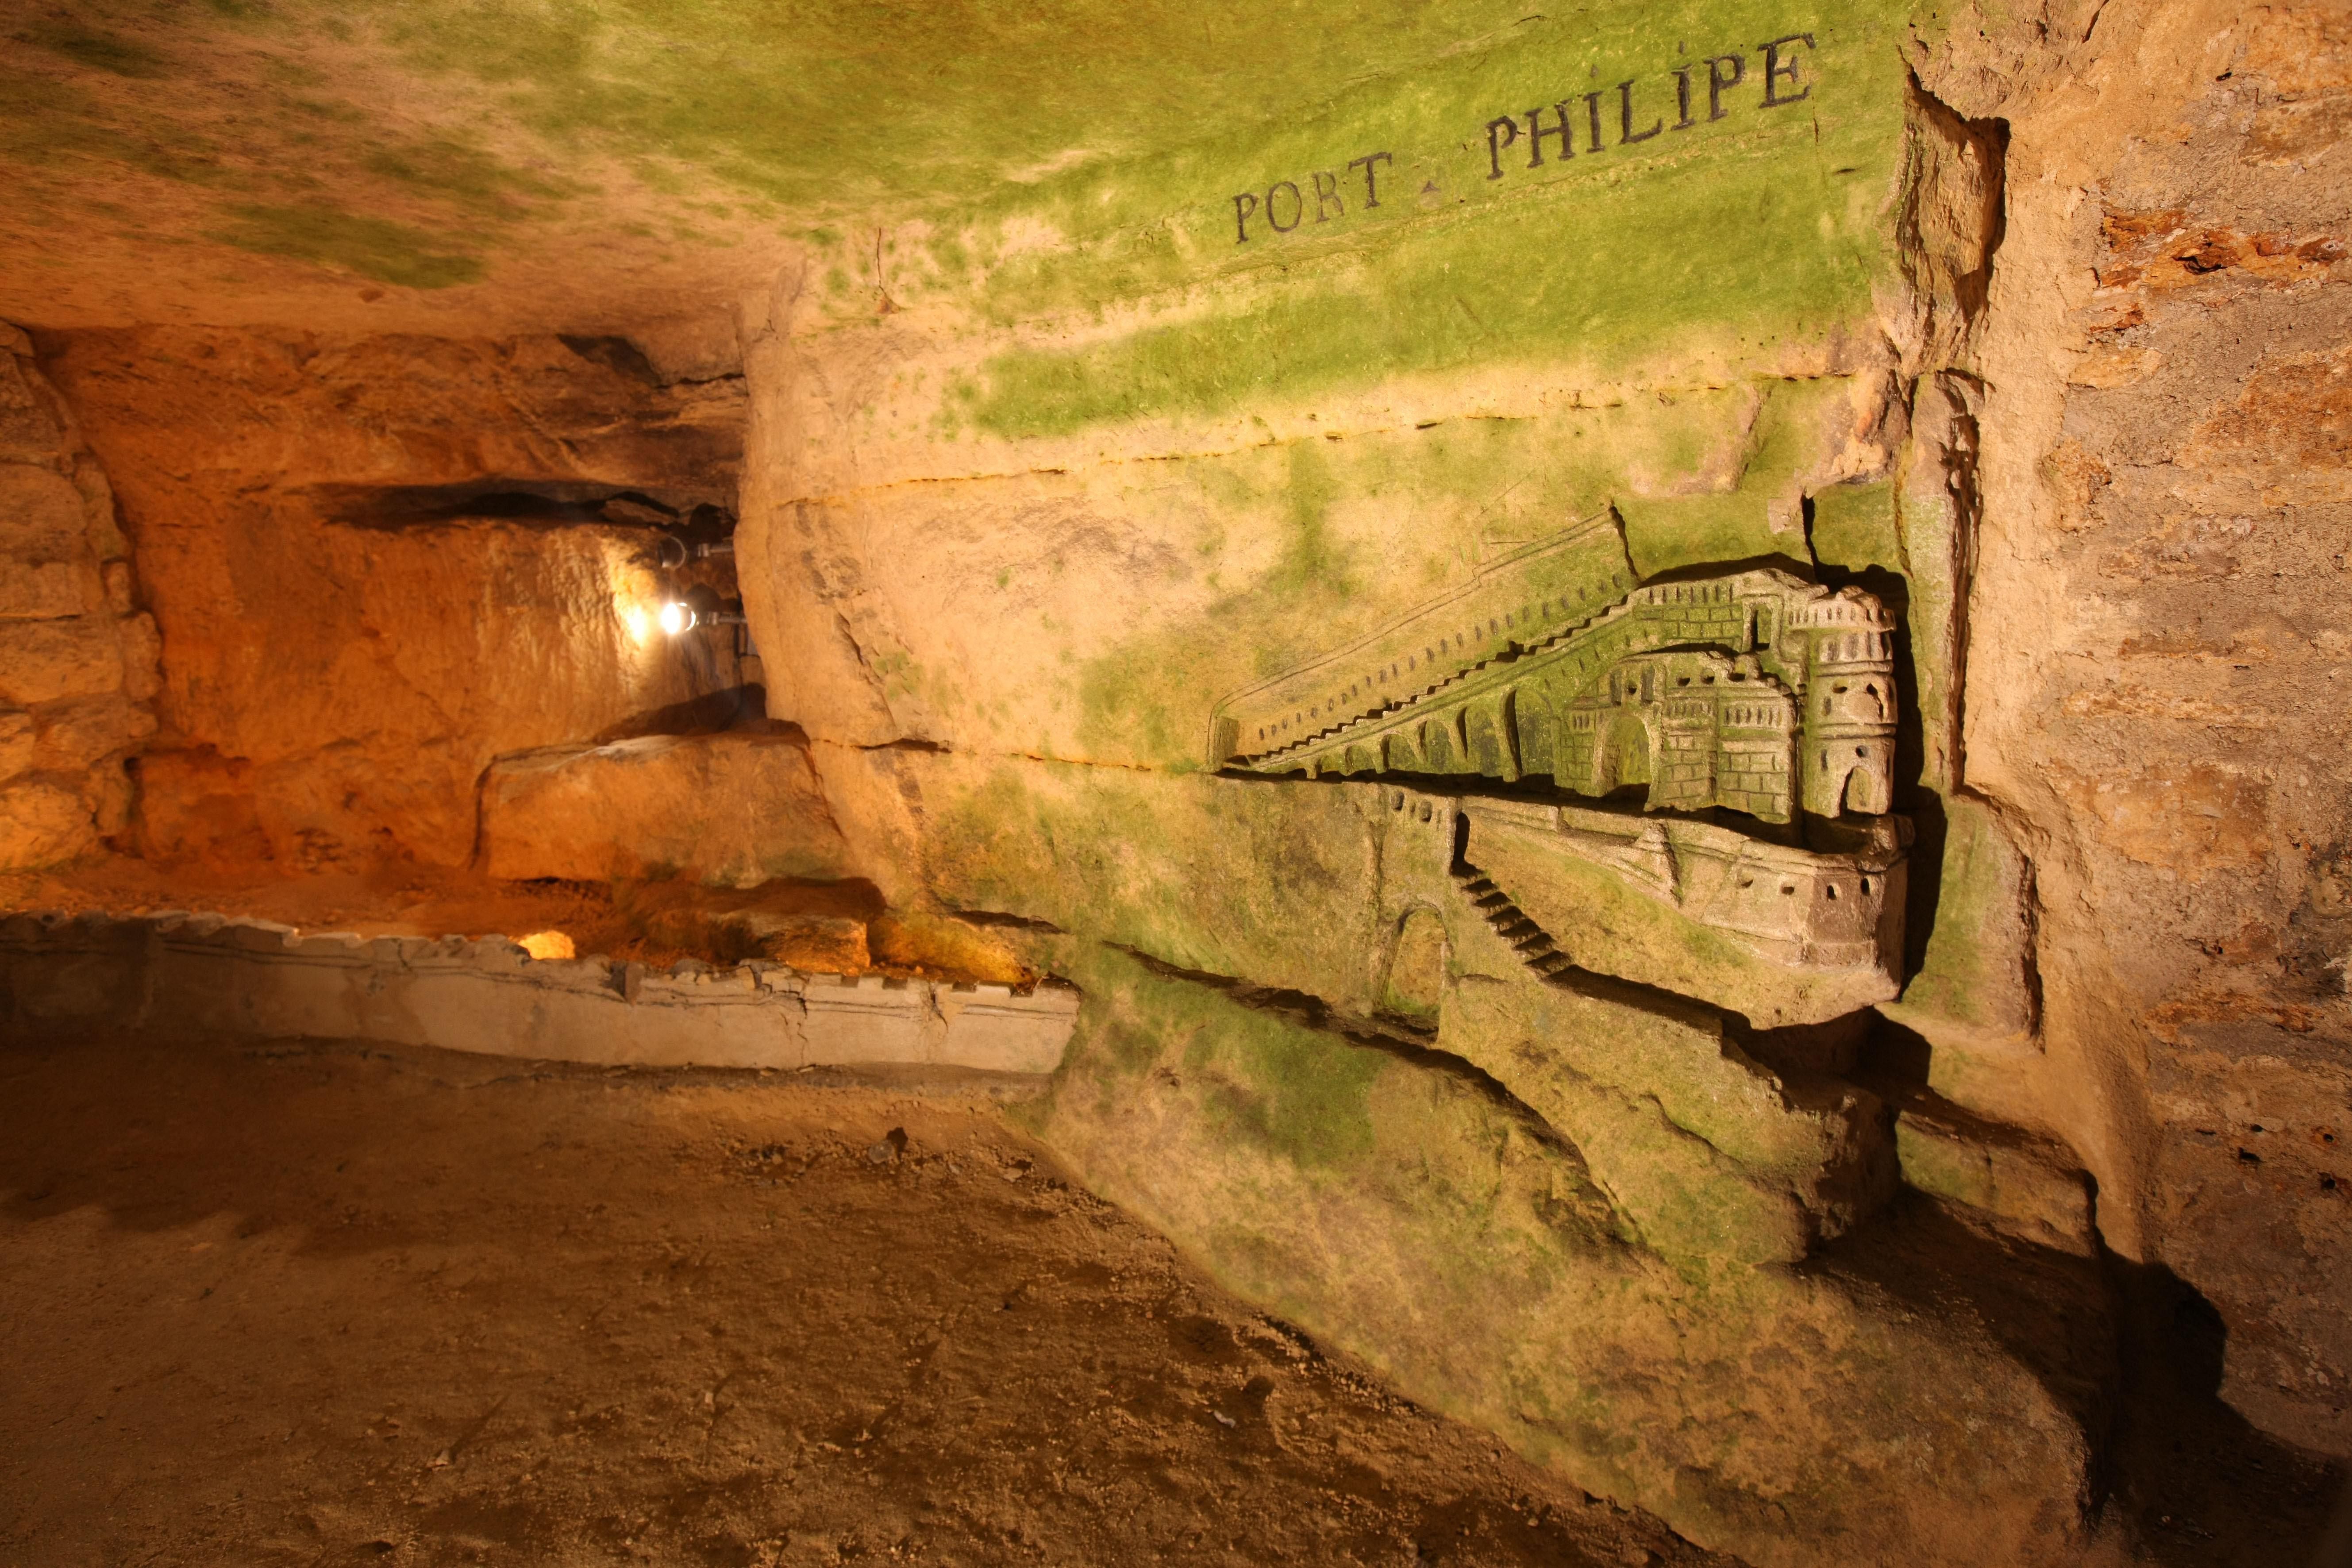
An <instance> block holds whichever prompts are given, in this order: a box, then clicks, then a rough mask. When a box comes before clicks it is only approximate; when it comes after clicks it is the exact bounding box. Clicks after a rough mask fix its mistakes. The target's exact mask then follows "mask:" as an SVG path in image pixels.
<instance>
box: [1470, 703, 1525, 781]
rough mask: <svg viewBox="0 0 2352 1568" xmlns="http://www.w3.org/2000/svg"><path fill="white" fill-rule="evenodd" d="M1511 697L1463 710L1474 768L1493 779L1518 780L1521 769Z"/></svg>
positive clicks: (1471, 762)
mask: <svg viewBox="0 0 2352 1568" xmlns="http://www.w3.org/2000/svg"><path fill="white" fill-rule="evenodd" d="M1508 703H1509V699H1508V698H1506V699H1505V700H1503V701H1502V702H1500V703H1486V702H1482V703H1479V704H1477V705H1476V706H1474V707H1470V708H1465V710H1463V713H1462V731H1463V736H1464V739H1465V741H1466V742H1468V745H1467V748H1466V750H1467V752H1468V761H1469V764H1470V767H1471V769H1472V771H1474V772H1476V773H1483V774H1485V775H1486V777H1488V778H1490V779H1517V777H1518V776H1519V770H1518V768H1517V765H1516V764H1517V759H1516V758H1515V757H1514V756H1513V755H1512V752H1511V733H1510V730H1511V723H1510V714H1509V707H1508Z"/></svg>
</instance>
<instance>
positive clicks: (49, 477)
mask: <svg viewBox="0 0 2352 1568" xmlns="http://www.w3.org/2000/svg"><path fill="white" fill-rule="evenodd" d="M32 349H33V345H32V343H31V342H30V340H28V339H27V338H26V337H25V335H24V334H23V333H22V332H20V331H16V329H15V328H13V327H0V870H20V869H26V868H37V867H43V866H50V865H55V864H57V863H58V862H60V861H64V860H69V859H72V858H74V857H76V856H78V855H81V854H83V853H86V852H87V851H89V850H90V849H92V848H94V847H96V846H97V845H98V843H99V841H100V838H101V837H108V836H111V835H114V834H118V833H120V832H121V831H122V829H123V827H124V826H125V825H126V821H127V817H128V813H129V811H130V807H131V780H130V776H129V774H128V773H127V772H126V771H125V761H126V758H127V757H128V756H129V755H130V753H131V752H133V751H135V750H136V749H137V748H138V747H139V746H140V744H141V743H142V742H144V741H145V740H146V739H147V737H148V736H149V735H151V734H152V733H153V731H154V729H155V716H154V713H153V711H152V706H151V703H150V700H151V699H152V698H153V696H154V695H155V689H156V669H155V664H156V636H155V623H154V621H153V620H152V619H151V618H150V617H149V616H146V615H145V614H143V613H142V612H141V611H140V610H139V609H138V608H137V607H136V605H135V603H134V587H133V582H132V578H131V564H130V563H129V561H128V560H126V559H125V557H126V556H127V555H128V554H129V547H128V545H127V544H126V542H124V539H123V537H122V534H121V531H120V530H119V529H118V528H117V527H116V525H115V515H114V498H113V494H112V492H111V491H110V489H108V486H107V481H106V476H105V474H104V472H103V471H102V470H101V469H100V467H99V464H98V462H97V460H96V459H95V458H93V457H92V456H91V454H90V453H89V450H88V449H87V448H86V447H84V446H83V445H82V443H81V439H80V437H79V432H78V430H77V429H76V427H75V424H74V421H73V418H72V416H71V415H70V414H69V413H68V411H67V408H66V406H65V405H64V403H63V402H62V401H61V400H60V399H59V398H58V396H57V395H56V393H55V392H54V391H53V390H52V389H51V388H50V386H49V385H48V384H47V382H46V381H45V380H44V379H43V377H42V375H41V374H40V372H39V371H38V370H37V369H36V368H35V366H34V363H33V358H32Z"/></svg>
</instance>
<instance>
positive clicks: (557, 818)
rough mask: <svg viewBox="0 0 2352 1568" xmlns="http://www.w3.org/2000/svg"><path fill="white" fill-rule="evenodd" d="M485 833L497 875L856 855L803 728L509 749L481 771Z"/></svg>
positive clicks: (755, 870)
mask: <svg viewBox="0 0 2352 1568" xmlns="http://www.w3.org/2000/svg"><path fill="white" fill-rule="evenodd" d="M482 845H483V853H484V856H485V858H486V862H487V865H488V870H489V873H490V875H491V876H493V877H495V878H498V879H500V880H501V881H531V880H537V879H542V878H551V879H561V880H564V881H579V882H593V881H603V880H605V879H613V878H627V879H638V878H647V877H653V878H665V877H671V876H683V877H688V878H691V879H694V880H696V881H701V882H714V883H721V884H726V885H729V886H733V887H738V888H751V887H757V886H758V885H759V884H761V883H762V882H767V881H772V880H774V879H777V878H783V877H814V878H824V879H835V878H839V877H842V876H845V875H847V874H848V871H849V847H848V845H847V844H846V843H845V842H844V841H843V839H842V837H841V831H840V829H839V828H837V827H835V826H834V821H833V815H832V813H831V812H830V811H829V810H828V809H827V808H826V805H825V801H824V791H823V790H822V788H821V787H820V786H819V785H818V783H817V776H816V772H815V770H814V768H812V767H811V766H810V765H809V754H808V745H807V742H804V741H803V740H802V739H801V738H800V736H799V735H798V734H796V733H786V734H760V733H735V734H720V735H692V736H679V735H648V736H646V737H643V738H642V739H638V740H631V741H621V742H615V743H614V744H612V745H609V746H587V747H583V746H561V747H554V748H551V749H549V750H546V751H541V752H527V753H525V754H523V755H521V756H517V757H509V758H504V759H501V760H500V761H499V763H496V764H494V765H493V766H492V767H491V769H490V771H489V773H488V775H487V776H486V777H485V778H484V780H483V781H482ZM855 967H857V968H863V967H865V965H864V963H862V962H861V963H858V964H856V966H855Z"/></svg>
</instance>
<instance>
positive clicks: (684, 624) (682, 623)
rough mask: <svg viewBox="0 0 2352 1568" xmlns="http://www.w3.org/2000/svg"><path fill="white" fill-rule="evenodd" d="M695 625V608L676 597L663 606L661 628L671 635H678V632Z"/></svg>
mask: <svg viewBox="0 0 2352 1568" xmlns="http://www.w3.org/2000/svg"><path fill="white" fill-rule="evenodd" d="M693 625H694V612H693V610H691V609H689V608H688V606H686V605H682V604H680V603H678V602H677V600H676V599H672V600H671V601H670V602H669V603H668V604H667V605H663V606H662V607H661V629H662V630H663V631H665V632H667V633H668V634H669V635H670V636H671V637H676V636H677V634H678V633H680V632H682V631H685V630H687V629H688V627H690V626H693Z"/></svg>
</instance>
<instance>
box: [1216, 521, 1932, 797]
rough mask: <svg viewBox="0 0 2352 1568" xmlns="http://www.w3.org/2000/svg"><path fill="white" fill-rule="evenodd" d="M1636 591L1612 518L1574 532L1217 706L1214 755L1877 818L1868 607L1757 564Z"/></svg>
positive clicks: (1890, 639) (1888, 748)
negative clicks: (1545, 781) (1542, 782)
mask: <svg viewBox="0 0 2352 1568" xmlns="http://www.w3.org/2000/svg"><path fill="white" fill-rule="evenodd" d="M1529 579H1536V581H1532V582H1531V581H1529ZM1632 581H1633V569H1632V565H1631V563H1630V562H1628V561H1626V559H1625V557H1624V545H1623V542H1622V538H1620V537H1619V535H1618V533H1617V531H1616V529H1615V527H1614V525H1613V522H1609V521H1603V522H1602V523H1601V524H1600V525H1599V526H1595V525H1593V524H1587V525H1585V526H1583V527H1580V528H1578V529H1575V530H1571V531H1570V532H1569V533H1567V534H1564V535H1562V536H1561V537H1560V538H1559V539H1558V540H1555V541H1551V542H1547V543H1546V544H1544V545H1542V546H1539V547H1538V549H1537V550H1535V551H1528V552H1520V553H1519V554H1518V555H1515V556H1513V557H1511V558H1510V559H1508V560H1507V561H1505V562H1502V563H1497V565H1496V567H1495V568H1491V569H1489V571H1488V572H1486V573H1483V574H1480V576H1479V577H1478V578H1477V579H1475V580H1474V581H1473V582H1472V584H1470V585H1469V586H1468V587H1467V588H1465V589H1464V590H1461V591H1460V592H1458V593H1456V594H1454V595H1449V596H1448V597H1447V598H1446V599H1444V600H1441V601H1438V602H1436V603H1435V604H1433V605H1427V606H1424V607H1423V608H1422V609H1420V610H1416V611H1414V612H1413V613H1412V615H1409V616H1405V617H1404V618H1403V619H1402V620H1401V621H1399V622H1397V623H1395V624H1394V625H1393V626H1391V627H1389V628H1387V629H1386V630H1384V631H1382V632H1380V633H1376V634H1375V635H1374V636H1373V637H1368V638H1365V639H1362V640H1361V641H1360V642H1358V643H1355V644H1353V645H1351V646H1350V647H1347V648H1343V649H1341V650H1339V652H1338V653H1335V654H1330V655H1327V656H1325V657H1323V658H1318V659H1317V660H1315V661H1313V662H1312V663H1310V664H1307V665H1305V666H1302V667H1301V668H1298V669H1296V670H1292V671H1289V672H1286V673H1285V674H1283V675H1280V676H1277V677H1276V678H1275V679H1273V680H1270V681H1267V682H1265V683H1263V684H1262V685H1260V686H1256V687H1253V688H1251V689H1249V690H1247V691H1244V692H1238V693H1236V694H1234V696H1232V697H1229V698H1227V699H1226V700H1224V701H1223V702H1221V703H1219V704H1218V705H1217V709H1216V711H1215V714H1214V715H1213V719H1212V721H1211V741H1210V749H1211V752H1212V755H1211V758H1210V761H1211V763H1212V764H1213V765H1214V766H1217V767H1222V768H1234V769H1239V770H1242V771H1244V772H1248V773H1307V774H1309V775H1310V776H1323V775H1335V774H1336V775H1346V774H1368V773H1416V774H1448V773H1451V774H1461V775H1483V776H1485V777H1487V778H1492V779H1496V780H1498V781H1501V782H1504V783H1517V782H1520V781H1522V780H1528V779H1537V778H1549V780H1550V782H1551V783H1552V784H1555V785H1556V786H1557V787H1559V789H1562V790H1564V791H1567V792H1569V793H1570V794H1574V795H1590V796H1600V795H1612V794H1614V793H1616V792H1617V791H1619V790H1621V789H1623V788H1626V787H1628V786H1641V787H1642V788H1643V792H1644V805H1646V806H1647V807H1649V808H1651V809H1659V808H1669V809H1675V810H1684V811H1695V810H1701V809H1705V808H1706V807H1709V806H1725V807H1727V808H1729V809H1731V810H1734V811H1738V812H1744V813H1746V814H1748V816H1756V817H1759V818H1761V819H1763V820H1764V821H1767V822H1787V821H1789V820H1790V818H1791V817H1792V816H1794V815H1795V813H1796V812H1797V811H1799V810H1802V811H1804V812H1807V813H1810V814H1811V815H1814V816H1839V815H1842V814H1844V813H1849V812H1851V813H1855V814H1859V815H1863V816H1877V815H1881V814H1884V813H1885V812H1886V811H1888V810H1890V809H1892V806H1893V804H1894V799H1893V797H1894V762H1895V624H1894V620H1893V618H1892V617H1891V616H1889V615H1888V614H1887V612H1886V610H1885V606H1884V605H1881V604H1880V603H1879V602H1878V601H1877V600H1876V599H1875V598H1874V597H1872V596H1871V595H1868V594H1865V593H1863V592H1861V591H1860V590H1858V589H1853V588H1846V589H1843V590H1839V591H1837V592H1834V593H1832V591H1830V590H1829V589H1826V588H1822V587H1820V586H1817V585H1815V584H1810V583H1806V582H1804V581H1802V580H1801V579H1799V578H1797V577H1795V576H1792V575H1790V574H1788V573H1786V572H1780V571H1776V570H1772V569H1769V568H1765V569H1759V570H1755V571H1748V572H1738V573H1731V574H1726V575H1724V576H1721V577H1714V578H1706V579H1702V580H1698V581H1694V582H1680V583H1663V584H1653V585H1651V586H1648V587H1643V588H1633V587H1632V586H1631V584H1632ZM1629 590H1630V591H1629ZM1454 622H1461V623H1463V624H1462V625H1461V626H1455V625H1454Z"/></svg>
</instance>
